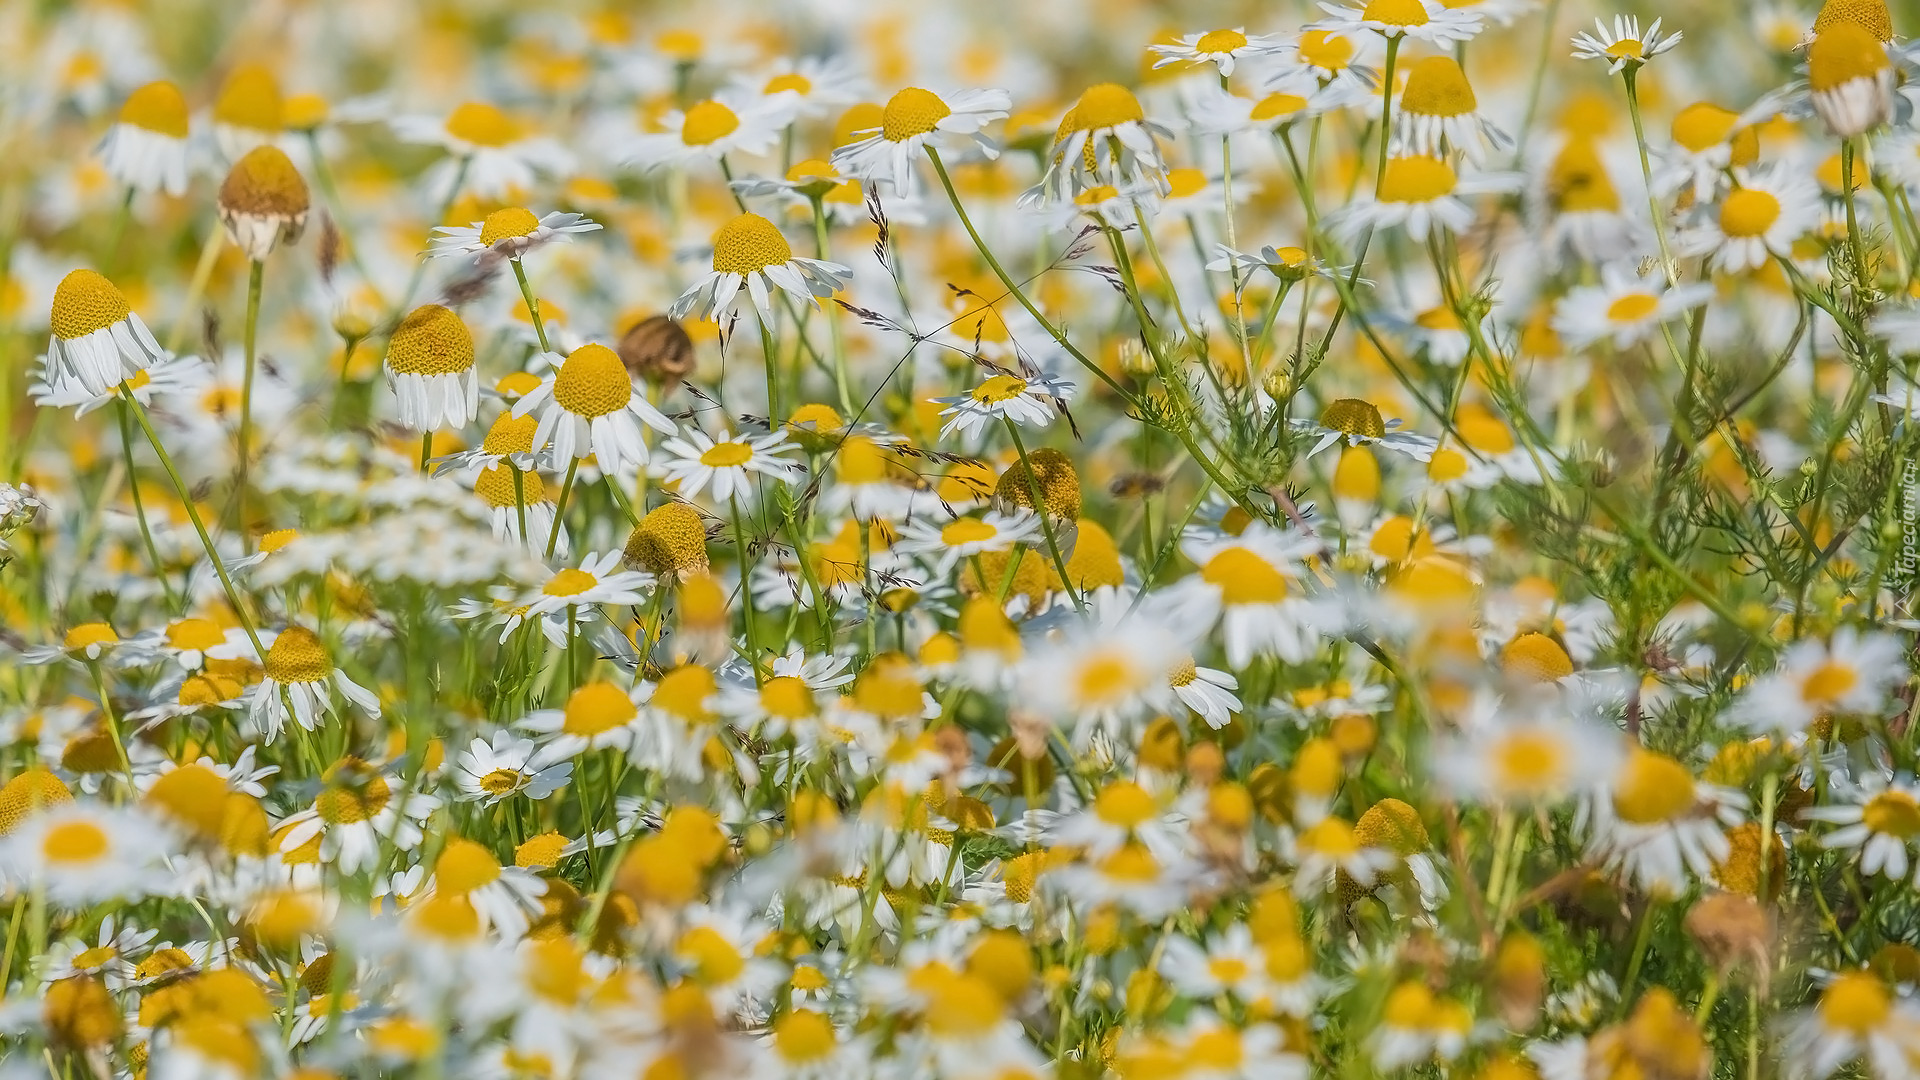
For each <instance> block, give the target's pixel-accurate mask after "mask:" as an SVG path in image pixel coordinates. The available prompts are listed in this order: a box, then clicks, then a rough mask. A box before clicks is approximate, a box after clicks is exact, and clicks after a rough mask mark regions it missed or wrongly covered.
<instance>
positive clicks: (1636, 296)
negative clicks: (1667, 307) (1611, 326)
mask: <svg viewBox="0 0 1920 1080" xmlns="http://www.w3.org/2000/svg"><path fill="white" fill-rule="evenodd" d="M1659 306H1660V298H1659V297H1657V296H1655V295H1653V294H1652V293H1643V292H1636V293H1628V294H1626V295H1625V296H1622V297H1620V298H1619V299H1618V300H1615V301H1614V302H1613V303H1611V304H1608V305H1607V318H1608V319H1609V320H1611V321H1613V322H1617V323H1637V322H1639V321H1640V320H1642V319H1644V318H1646V317H1647V316H1649V315H1652V314H1653V313H1654V310H1655V309H1656V308H1658V307H1659Z"/></svg>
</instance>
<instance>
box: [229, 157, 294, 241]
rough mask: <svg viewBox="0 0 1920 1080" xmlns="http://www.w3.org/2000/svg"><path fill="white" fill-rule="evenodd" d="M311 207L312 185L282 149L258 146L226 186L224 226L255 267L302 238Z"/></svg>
mask: <svg viewBox="0 0 1920 1080" xmlns="http://www.w3.org/2000/svg"><path fill="white" fill-rule="evenodd" d="M310 206H311V200H310V196H309V195H308V193H307V182H306V180H305V179H303V178H302V177H301V176H300V170H299V169H297V168H295V167H294V164H293V160H292V159H291V158H289V157H287V155H286V152H285V151H283V150H281V149H280V148H279V147H277V146H256V147H254V148H253V149H252V150H249V151H247V153H246V156H245V157H242V158H241V159H240V160H239V161H236V162H234V163H233V168H232V169H230V170H228V171H227V178H226V179H225V180H223V181H221V182H220V198H219V208H220V223H221V224H222V225H224V226H226V229H227V235H228V236H230V237H232V238H233V242H234V244H235V246H237V247H238V248H239V249H240V251H241V252H242V253H243V254H245V255H246V257H247V258H249V259H252V260H253V261H254V262H260V261H262V260H264V259H265V258H266V257H267V256H268V255H270V254H272V253H273V250H274V249H275V248H277V247H279V246H280V245H281V244H283V243H284V244H291V243H293V242H294V241H296V240H298V239H300V233H301V231H302V230H304V229H305V228H306V225H307V210H308V208H309V207H310Z"/></svg>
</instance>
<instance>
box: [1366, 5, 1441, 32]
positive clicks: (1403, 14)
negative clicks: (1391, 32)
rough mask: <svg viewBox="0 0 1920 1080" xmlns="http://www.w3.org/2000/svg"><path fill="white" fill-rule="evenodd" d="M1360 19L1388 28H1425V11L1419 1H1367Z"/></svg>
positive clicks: (1424, 7)
mask: <svg viewBox="0 0 1920 1080" xmlns="http://www.w3.org/2000/svg"><path fill="white" fill-rule="evenodd" d="M1360 18H1362V19H1364V20H1365V21H1367V22H1374V23H1380V24H1382V25H1384V26H1389V27H1401V26H1425V25H1427V9H1426V6H1425V5H1424V4H1422V3H1421V2H1420V0H1367V6H1366V8H1365V9H1363V10H1362V11H1361V12H1360Z"/></svg>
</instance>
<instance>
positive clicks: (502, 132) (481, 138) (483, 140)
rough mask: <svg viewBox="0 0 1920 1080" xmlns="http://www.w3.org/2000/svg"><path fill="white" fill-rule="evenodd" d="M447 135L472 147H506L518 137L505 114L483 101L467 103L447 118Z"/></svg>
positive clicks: (515, 128) (511, 121)
mask: <svg viewBox="0 0 1920 1080" xmlns="http://www.w3.org/2000/svg"><path fill="white" fill-rule="evenodd" d="M447 134H449V135H451V136H453V137H454V138H456V139H459V140H461V141H462V142H467V143H472V144H473V145H474V146H487V147H498V146H506V145H507V144H508V143H511V142H514V141H515V140H517V139H518V138H519V137H520V131H519V127H518V125H516V124H515V123H514V122H513V119H512V118H511V117H509V116H508V115H507V114H506V113H503V112H501V111H500V110H499V109H498V108H495V107H494V106H492V105H489V104H487V103H486V102H484V101H469V102H467V103H466V104H464V105H461V106H460V107H459V108H457V109H455V110H453V114H452V115H451V116H448V117H447Z"/></svg>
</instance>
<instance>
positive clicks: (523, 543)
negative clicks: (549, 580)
mask: <svg viewBox="0 0 1920 1080" xmlns="http://www.w3.org/2000/svg"><path fill="white" fill-rule="evenodd" d="M473 493H474V494H475V495H478V496H480V499H481V501H483V502H485V503H486V504H487V517H488V519H489V521H491V522H492V524H493V535H494V538H495V539H497V540H504V541H506V542H508V543H512V544H516V545H518V546H520V547H524V548H526V549H527V550H529V551H534V552H541V551H545V550H546V544H547V539H548V538H549V537H552V538H553V541H554V543H553V552H554V554H555V555H558V556H561V557H562V558H565V557H566V556H567V555H568V554H569V553H570V552H571V551H572V539H571V534H570V533H569V532H568V531H567V527H566V525H565V524H561V525H560V533H559V535H558V536H554V535H553V529H554V505H553V496H552V495H551V494H549V493H548V491H547V484H546V481H544V480H542V479H541V477H540V474H539V473H537V472H532V471H523V472H520V473H519V474H517V475H516V474H515V472H514V470H513V467H512V466H510V465H491V466H488V467H487V468H484V469H481V470H480V471H479V472H478V473H476V474H475V475H474V478H473Z"/></svg>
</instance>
